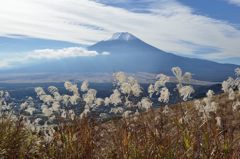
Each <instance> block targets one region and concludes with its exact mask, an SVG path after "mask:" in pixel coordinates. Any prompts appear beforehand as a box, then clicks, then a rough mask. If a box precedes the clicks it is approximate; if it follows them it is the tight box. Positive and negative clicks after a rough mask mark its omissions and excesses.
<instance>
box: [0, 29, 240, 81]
mask: <svg viewBox="0 0 240 159" xmlns="http://www.w3.org/2000/svg"><path fill="white" fill-rule="evenodd" d="M87 49H88V50H89V51H96V52H98V53H101V54H105V55H107V56H96V57H71V58H63V59H61V60H59V59H58V60H50V61H49V60H46V61H44V62H41V63H38V64H32V65H30V66H23V67H19V68H17V69H16V68H15V69H8V70H7V71H5V73H6V72H7V73H14V72H15V73H29V74H31V73H55V74H58V73H79V74H81V73H84V74H87V73H98V74H99V73H113V72H116V71H124V72H129V73H137V72H146V73H164V74H167V75H172V73H171V68H172V67H175V66H179V67H181V68H182V69H183V71H188V72H191V73H193V78H194V79H197V80H204V81H212V82H219V81H223V80H224V79H226V78H227V77H229V76H232V75H233V71H234V69H235V68H236V67H239V66H237V65H233V64H221V63H216V62H212V61H208V60H203V59H196V58H187V57H181V56H178V55H175V54H172V53H167V52H165V51H163V50H160V49H158V48H156V47H153V46H151V45H149V44H147V43H146V42H144V41H142V40H141V39H139V38H137V37H136V36H134V35H132V34H130V33H127V32H121V33H115V34H113V36H112V37H111V38H110V39H107V40H103V41H100V42H98V43H96V44H94V45H92V46H89V47H87ZM2 73H3V72H2Z"/></svg>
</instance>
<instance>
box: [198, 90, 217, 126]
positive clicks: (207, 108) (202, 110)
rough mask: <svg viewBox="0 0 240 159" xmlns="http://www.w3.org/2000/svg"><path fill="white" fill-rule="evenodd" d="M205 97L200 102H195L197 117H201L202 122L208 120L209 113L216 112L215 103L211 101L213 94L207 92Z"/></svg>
mask: <svg viewBox="0 0 240 159" xmlns="http://www.w3.org/2000/svg"><path fill="white" fill-rule="evenodd" d="M206 95H207V97H205V98H203V100H202V102H201V101H199V100H196V101H195V104H194V106H195V109H196V110H198V112H199V115H202V118H203V120H204V121H206V120H207V119H209V118H210V113H211V112H212V113H215V114H216V112H217V103H216V102H215V101H213V95H214V92H213V91H212V90H209V91H208V92H207V94H206Z"/></svg>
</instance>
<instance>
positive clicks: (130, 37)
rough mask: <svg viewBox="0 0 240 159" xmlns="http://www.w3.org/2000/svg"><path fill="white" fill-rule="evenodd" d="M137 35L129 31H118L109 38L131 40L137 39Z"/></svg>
mask: <svg viewBox="0 0 240 159" xmlns="http://www.w3.org/2000/svg"><path fill="white" fill-rule="evenodd" d="M135 39H137V37H135V36H134V35H132V34H130V33H128V32H118V33H115V34H113V36H112V37H111V38H110V39H109V40H124V41H129V40H135Z"/></svg>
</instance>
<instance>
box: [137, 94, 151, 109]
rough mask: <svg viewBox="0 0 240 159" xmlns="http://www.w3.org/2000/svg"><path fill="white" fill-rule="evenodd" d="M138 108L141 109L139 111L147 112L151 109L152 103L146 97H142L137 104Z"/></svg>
mask: <svg viewBox="0 0 240 159" xmlns="http://www.w3.org/2000/svg"><path fill="white" fill-rule="evenodd" d="M138 108H139V109H141V110H146V111H148V110H149V109H151V108H152V101H151V100H150V99H149V98H147V97H144V98H142V99H141V101H140V102H139V103H138Z"/></svg>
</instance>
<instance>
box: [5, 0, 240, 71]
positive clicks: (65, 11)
mask: <svg viewBox="0 0 240 159" xmlns="http://www.w3.org/2000/svg"><path fill="white" fill-rule="evenodd" d="M0 3H1V5H0V21H1V27H0V58H1V61H0V67H8V66H11V65H13V64H19V63H23V62H28V60H32V58H33V57H34V58H36V57H37V56H39V52H40V53H41V58H40V59H41V60H42V59H44V53H45V54H46V57H48V58H49V56H50V55H51V58H59V57H63V58H67V56H68V54H69V56H70V57H72V56H73V54H76V56H87V55H89V56H92V55H93V54H92V53H89V52H88V51H87V50H85V49H84V47H85V46H88V45H91V44H94V43H95V42H97V41H100V40H104V39H107V38H109V37H110V36H111V35H112V34H113V33H115V32H130V33H132V34H134V35H136V36H137V37H139V38H141V39H142V40H144V41H146V42H147V43H149V44H151V45H153V46H155V47H158V48H160V49H162V50H165V51H167V52H172V53H175V54H177V55H181V56H187V57H195V58H203V59H208V60H209V59H210V60H214V61H218V62H223V63H226V62H227V63H235V64H240V45H239V44H240V16H239V15H240V0H114V1H113V0H80V1H79V0H69V1H66V0H53V1H48V0H41V1H39V0H22V1H21V2H20V1H15V0H8V1H2V2H0ZM73 48H74V49H73ZM73 50H74V51H73ZM79 51H80V52H79ZM47 55H48V56H47ZM94 55H96V54H95V53H94ZM29 57H31V58H29ZM16 61H17V62H16Z"/></svg>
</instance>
